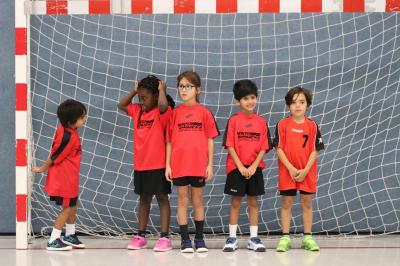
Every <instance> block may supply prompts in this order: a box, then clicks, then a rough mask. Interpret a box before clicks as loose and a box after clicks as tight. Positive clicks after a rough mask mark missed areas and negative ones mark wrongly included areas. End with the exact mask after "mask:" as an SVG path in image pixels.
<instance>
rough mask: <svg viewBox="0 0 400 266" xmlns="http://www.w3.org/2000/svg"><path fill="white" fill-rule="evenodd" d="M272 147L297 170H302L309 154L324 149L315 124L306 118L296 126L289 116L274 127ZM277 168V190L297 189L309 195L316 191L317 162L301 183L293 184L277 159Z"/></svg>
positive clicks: (287, 172) (285, 169)
mask: <svg viewBox="0 0 400 266" xmlns="http://www.w3.org/2000/svg"><path fill="white" fill-rule="evenodd" d="M274 146H275V147H276V148H278V147H279V148H281V149H282V150H283V152H284V153H285V155H286V157H287V158H288V160H289V161H290V163H291V164H292V165H293V166H294V167H296V168H297V169H304V167H305V166H306V165H307V162H308V159H309V158H310V154H311V152H313V151H315V150H316V151H319V150H322V149H324V143H323V142H322V138H321V133H320V131H319V127H318V125H317V123H315V122H314V121H313V120H311V119H309V118H307V117H306V118H305V121H304V123H301V124H298V123H296V122H295V121H294V119H293V118H292V117H291V116H289V117H286V118H283V119H281V120H280V121H279V122H278V124H277V125H276V128H275V138H274ZM278 167H279V185H278V189H279V190H289V189H298V190H303V191H306V192H311V193H315V192H316V191H317V171H318V170H317V160H316V161H315V163H314V164H313V166H312V167H311V169H310V171H309V172H308V174H307V175H306V177H305V178H304V180H303V182H295V181H294V180H293V179H292V177H291V176H290V174H289V171H288V170H287V168H286V167H285V166H284V165H283V163H282V162H281V161H280V160H279V159H278Z"/></svg>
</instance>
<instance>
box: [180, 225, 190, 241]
mask: <svg viewBox="0 0 400 266" xmlns="http://www.w3.org/2000/svg"><path fill="white" fill-rule="evenodd" d="M179 231H180V234H181V238H182V240H189V239H190V238H189V232H188V225H187V224H182V225H179Z"/></svg>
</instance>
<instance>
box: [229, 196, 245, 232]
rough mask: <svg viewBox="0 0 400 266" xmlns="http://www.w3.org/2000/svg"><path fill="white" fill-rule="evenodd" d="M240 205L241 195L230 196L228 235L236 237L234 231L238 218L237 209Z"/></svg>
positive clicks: (238, 209)
mask: <svg viewBox="0 0 400 266" xmlns="http://www.w3.org/2000/svg"><path fill="white" fill-rule="evenodd" d="M241 205H242V197H241V196H232V198H231V208H230V213H229V237H234V238H236V231H237V225H238V220H239V211H240V206H241Z"/></svg>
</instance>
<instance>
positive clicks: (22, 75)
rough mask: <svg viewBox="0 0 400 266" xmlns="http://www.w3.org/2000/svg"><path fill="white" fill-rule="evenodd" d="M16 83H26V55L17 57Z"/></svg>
mask: <svg viewBox="0 0 400 266" xmlns="http://www.w3.org/2000/svg"><path fill="white" fill-rule="evenodd" d="M15 83H24V84H25V83H26V55H17V56H15Z"/></svg>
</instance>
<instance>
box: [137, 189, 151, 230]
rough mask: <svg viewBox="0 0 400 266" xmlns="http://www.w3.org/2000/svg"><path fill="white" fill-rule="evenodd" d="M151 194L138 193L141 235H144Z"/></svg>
mask: <svg viewBox="0 0 400 266" xmlns="http://www.w3.org/2000/svg"><path fill="white" fill-rule="evenodd" d="M152 198H153V195H140V199H139V200H140V201H139V232H138V235H139V236H141V237H145V236H146V226H147V222H148V221H149V214H150V207H151V200H152Z"/></svg>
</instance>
